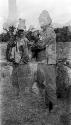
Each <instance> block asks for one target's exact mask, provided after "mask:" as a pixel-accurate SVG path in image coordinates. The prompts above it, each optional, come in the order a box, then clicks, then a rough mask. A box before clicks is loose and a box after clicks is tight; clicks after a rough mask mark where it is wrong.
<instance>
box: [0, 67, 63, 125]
mask: <svg viewBox="0 0 71 125" xmlns="http://www.w3.org/2000/svg"><path fill="white" fill-rule="evenodd" d="M15 93H16V90H15V89H14V88H13V86H12V84H11V81H10V71H9V68H8V67H6V66H5V67H4V66H3V67H2V71H1V78H0V98H1V103H0V105H1V106H0V107H1V121H2V125H63V122H64V121H62V120H63V119H62V120H60V119H61V117H60V116H61V115H62V114H63V112H65V103H64V101H60V100H58V105H57V106H55V107H54V109H53V110H52V112H51V113H49V111H48V108H47V109H45V105H44V102H43V99H41V98H40V97H38V96H36V95H35V94H31V93H30V94H28V93H27V94H23V96H22V93H20V95H19V97H17V96H16V94H15ZM64 120H65V119H64Z"/></svg>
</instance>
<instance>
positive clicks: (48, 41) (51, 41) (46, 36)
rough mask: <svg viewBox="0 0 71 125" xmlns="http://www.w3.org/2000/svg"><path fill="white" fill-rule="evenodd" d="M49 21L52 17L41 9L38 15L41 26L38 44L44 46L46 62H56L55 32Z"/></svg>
mask: <svg viewBox="0 0 71 125" xmlns="http://www.w3.org/2000/svg"><path fill="white" fill-rule="evenodd" d="M51 23H52V19H51V17H50V15H49V13H48V11H46V10H43V11H42V13H41V14H40V16H39V24H40V27H41V32H40V39H41V43H40V44H42V45H44V46H46V57H47V58H48V64H56V34H55V32H54V29H53V28H52V26H51Z"/></svg>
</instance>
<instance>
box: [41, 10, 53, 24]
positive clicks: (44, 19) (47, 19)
mask: <svg viewBox="0 0 71 125" xmlns="http://www.w3.org/2000/svg"><path fill="white" fill-rule="evenodd" d="M51 23H52V19H51V18H50V15H49V13H48V11H46V10H43V11H42V13H41V14H40V16H39V24H40V26H45V25H46V26H49V25H50V24H51Z"/></svg>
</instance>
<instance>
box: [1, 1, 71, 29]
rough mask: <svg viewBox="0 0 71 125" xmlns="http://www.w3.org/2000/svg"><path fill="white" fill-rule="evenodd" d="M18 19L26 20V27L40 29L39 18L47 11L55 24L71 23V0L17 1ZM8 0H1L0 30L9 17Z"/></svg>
mask: <svg viewBox="0 0 71 125" xmlns="http://www.w3.org/2000/svg"><path fill="white" fill-rule="evenodd" d="M16 2H17V13H18V18H19V17H21V18H25V19H26V25H27V26H29V25H34V26H35V27H38V25H39V23H38V17H39V15H40V13H41V11H42V10H47V11H48V12H49V14H50V16H51V18H52V21H53V23H55V24H61V25H64V24H66V23H68V22H69V23H71V0H16ZM8 13H9V10H8V0H0V30H1V28H2V25H3V23H4V22H5V20H6V19H7V17H8Z"/></svg>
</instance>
